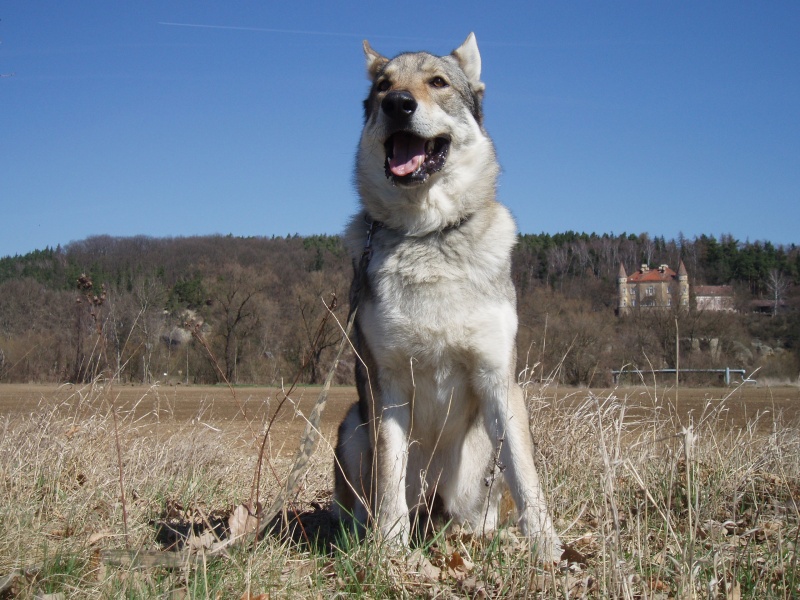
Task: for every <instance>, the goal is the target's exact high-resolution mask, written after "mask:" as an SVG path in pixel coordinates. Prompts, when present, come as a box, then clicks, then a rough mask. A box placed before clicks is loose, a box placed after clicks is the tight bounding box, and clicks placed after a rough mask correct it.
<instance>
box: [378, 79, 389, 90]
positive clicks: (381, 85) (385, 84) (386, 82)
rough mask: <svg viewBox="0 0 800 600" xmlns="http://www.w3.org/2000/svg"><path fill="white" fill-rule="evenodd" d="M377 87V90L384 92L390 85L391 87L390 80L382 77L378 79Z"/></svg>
mask: <svg viewBox="0 0 800 600" xmlns="http://www.w3.org/2000/svg"><path fill="white" fill-rule="evenodd" d="M377 87H378V91H379V92H385V91H386V90H388V89H389V88H390V87H392V82H391V81H389V80H388V79H382V80H380V81H379V82H378V86H377Z"/></svg>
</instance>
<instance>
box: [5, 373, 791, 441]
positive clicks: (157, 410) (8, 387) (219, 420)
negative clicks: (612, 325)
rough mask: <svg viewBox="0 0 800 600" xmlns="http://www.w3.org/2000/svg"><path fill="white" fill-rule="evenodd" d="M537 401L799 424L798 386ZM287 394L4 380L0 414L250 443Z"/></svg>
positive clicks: (295, 401)
mask: <svg viewBox="0 0 800 600" xmlns="http://www.w3.org/2000/svg"><path fill="white" fill-rule="evenodd" d="M320 390H321V388H319V387H313V386H311V387H302V388H298V389H297V390H295V392H294V393H293V394H292V395H291V398H290V400H287V401H286V402H284V403H283V406H282V407H281V409H280V411H279V413H278V416H277V417H276V418H275V423H274V424H273V425H272V428H271V430H270V433H271V443H272V447H273V449H274V450H275V451H276V453H277V454H283V455H286V454H291V453H293V452H294V451H295V449H296V448H297V444H298V440H299V439H300V435H301V433H302V431H303V429H304V427H305V423H306V421H305V419H304V415H308V414H309V413H310V412H311V410H312V408H313V406H314V404H315V403H316V401H317V398H318V396H319V393H320ZM533 393H534V394H535V396H536V398H537V401H536V404H538V405H543V404H544V405H547V404H556V405H557V406H569V405H570V404H571V403H580V402H583V401H584V400H585V398H586V397H587V395H588V394H589V393H593V394H595V395H597V396H598V397H600V398H607V397H608V396H610V395H613V396H615V397H616V398H618V399H620V400H623V399H624V400H625V401H626V403H627V405H628V407H629V408H628V411H627V414H628V415H629V417H630V418H632V419H633V418H636V417H637V415H639V414H643V413H644V412H646V411H645V409H650V408H652V407H654V406H656V405H657V406H660V407H661V408H662V409H664V410H667V411H670V412H672V411H674V412H677V413H678V414H679V415H681V418H682V419H684V418H685V419H687V422H688V417H689V415H691V416H692V418H693V419H694V420H695V421H696V420H698V419H699V418H700V417H701V416H702V415H703V414H704V411H705V410H706V409H707V408H708V407H713V406H715V405H717V404H719V403H720V402H724V403H725V406H726V407H727V411H726V412H725V413H724V419H725V424H727V425H728V426H739V427H741V426H744V425H745V424H746V423H747V422H748V420H750V421H752V419H754V418H755V417H756V416H757V415H761V421H760V426H761V427H769V426H770V424H771V423H772V421H773V418H774V417H775V416H777V415H779V414H780V415H782V418H783V422H784V423H785V424H788V425H798V424H800V388H798V387H788V386H787V387H775V388H771V387H741V388H729V389H726V388H682V389H680V390H679V391H678V394H677V402H676V393H675V390H674V388H673V389H670V388H665V389H664V390H662V389H656V390H654V389H653V388H650V387H648V388H645V387H629V388H616V389H614V390H607V389H598V390H587V389H575V388H566V387H548V388H545V389H543V390H533ZM282 398H283V394H282V393H281V392H280V390H278V389H276V388H271V387H239V388H235V394H234V393H232V392H231V390H230V389H228V388H227V387H222V386H142V385H135V386H131V385H113V386H107V387H105V388H98V387H94V388H92V387H90V386H76V385H61V386H55V385H32V384H31V385H17V384H0V419H1V418H2V417H4V416H8V417H10V418H11V419H12V420H13V419H14V418H15V417H22V416H24V415H27V414H31V413H34V412H37V411H39V410H41V409H47V408H55V407H60V408H61V409H64V410H66V411H68V412H69V413H70V414H74V415H75V416H76V417H77V418H80V417H81V416H88V415H91V414H96V413H97V412H98V411H99V412H100V413H104V412H106V411H109V410H110V409H111V407H112V406H113V407H114V408H115V409H116V410H117V411H118V415H120V417H121V418H126V419H131V420H132V421H134V422H135V423H136V424H137V425H141V426H142V428H143V434H146V433H149V432H152V431H154V430H155V429H158V430H159V431H160V432H161V433H166V432H168V431H169V430H172V429H178V428H180V427H181V425H182V424H184V423H187V422H192V423H195V424H198V423H199V424H202V425H205V426H207V427H209V428H212V429H216V430H223V431H225V432H229V433H231V434H232V435H233V436H234V438H235V439H239V440H244V441H245V442H246V443H252V441H253V440H254V439H257V438H258V437H259V435H258V434H259V433H260V432H263V431H264V429H265V427H266V424H267V423H268V422H269V420H270V419H271V418H272V417H273V415H274V414H275V410H276V408H277V407H278V404H279V403H280V400H281V399H282ZM355 400H356V392H355V389H354V388H352V387H338V388H332V389H331V391H330V395H329V399H328V404H327V407H326V409H325V413H324V415H323V423H322V427H321V430H322V433H323V435H324V437H325V439H327V440H328V441H329V442H330V443H331V444H334V443H335V439H336V429H337V427H338V424H339V422H340V421H341V420H342V418H343V417H344V414H345V412H346V411H347V409H348V408H349V406H350V405H351V404H352V403H353V402H354V401H355Z"/></svg>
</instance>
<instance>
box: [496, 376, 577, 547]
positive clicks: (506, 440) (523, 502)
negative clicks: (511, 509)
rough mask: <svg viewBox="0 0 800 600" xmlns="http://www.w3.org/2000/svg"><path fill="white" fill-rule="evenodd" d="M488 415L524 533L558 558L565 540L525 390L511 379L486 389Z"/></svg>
mask: <svg viewBox="0 0 800 600" xmlns="http://www.w3.org/2000/svg"><path fill="white" fill-rule="evenodd" d="M485 392H486V393H487V395H486V396H485V397H487V398H488V399H489V401H488V402H486V403H485V405H484V406H485V409H486V413H485V415H484V416H485V418H486V424H487V427H488V428H489V435H490V436H492V437H493V438H494V439H495V440H496V441H497V444H498V445H499V448H500V463H501V464H500V465H497V466H496V468H499V469H500V470H502V471H503V472H504V474H505V478H506V481H507V482H508V486H509V488H510V490H511V495H512V496H513V498H514V503H515V504H516V506H517V512H518V513H519V525H520V528H521V529H522V531H523V533H525V535H527V536H528V537H529V538H530V539H531V540H532V541H533V542H535V543H536V544H537V545H538V550H537V552H538V554H539V555H540V556H541V557H542V558H543V559H545V560H551V559H552V560H554V561H558V560H559V559H560V558H561V552H562V550H563V548H562V545H561V540H560V539H559V537H558V534H557V533H556V530H555V527H554V526H553V520H552V519H551V518H550V514H549V512H548V511H547V503H546V501H545V497H544V492H543V491H542V488H541V485H540V483H539V475H538V473H537V472H536V465H535V464H534V461H533V440H532V439H531V433H530V428H529V425H528V411H527V410H526V409H525V399H524V397H523V394H522V389H521V388H520V387H519V386H518V385H517V383H516V382H515V381H513V380H511V379H510V378H503V380H499V378H498V381H497V385H495V386H493V389H491V390H488V389H487V390H485Z"/></svg>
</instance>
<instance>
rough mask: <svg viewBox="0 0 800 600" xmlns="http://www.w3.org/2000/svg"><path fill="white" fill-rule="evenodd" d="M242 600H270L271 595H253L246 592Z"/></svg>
mask: <svg viewBox="0 0 800 600" xmlns="http://www.w3.org/2000/svg"><path fill="white" fill-rule="evenodd" d="M241 600H269V594H251V593H250V592H245V593H244V594H243V595H242V599H241Z"/></svg>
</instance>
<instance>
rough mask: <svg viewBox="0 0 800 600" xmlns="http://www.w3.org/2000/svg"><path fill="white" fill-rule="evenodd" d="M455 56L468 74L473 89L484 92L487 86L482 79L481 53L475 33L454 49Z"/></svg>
mask: <svg viewBox="0 0 800 600" xmlns="http://www.w3.org/2000/svg"><path fill="white" fill-rule="evenodd" d="M453 56H454V57H455V59H456V60H457V61H458V64H459V65H460V66H461V70H462V71H464V74H465V75H466V76H467V79H468V80H469V84H470V85H471V86H472V89H473V90H474V91H475V92H482V91H483V90H484V88H485V87H486V86H484V85H483V82H482V81H481V53H480V52H479V51H478V42H477V41H475V34H474V33H470V34H469V35H468V36H467V39H466V40H464V43H463V44H461V45H460V46H459V47H458V48H456V49H455V50H453Z"/></svg>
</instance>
